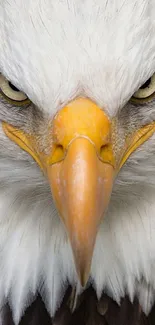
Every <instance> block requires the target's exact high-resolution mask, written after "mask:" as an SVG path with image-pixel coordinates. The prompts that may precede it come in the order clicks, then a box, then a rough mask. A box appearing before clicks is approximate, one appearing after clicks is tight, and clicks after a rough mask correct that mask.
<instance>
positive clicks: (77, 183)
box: [47, 138, 114, 286]
mask: <svg viewBox="0 0 155 325" xmlns="http://www.w3.org/2000/svg"><path fill="white" fill-rule="evenodd" d="M47 175H48V178H49V182H50V185H51V190H52V193H53V197H54V199H55V202H56V205H57V208H58V211H59V213H60V216H61V218H62V220H63V222H64V224H65V227H66V229H67V232H68V235H69V238H70V242H71V246H72V251H73V256H74V260H75V265H76V270H77V273H78V276H79V279H80V282H81V285H82V286H84V285H85V284H86V282H87V280H88V277H89V273H90V267H91V260H92V255H93V249H94V245H95V239H96V234H97V230H98V226H99V224H100V221H101V219H102V217H103V215H104V213H105V210H106V208H107V205H108V202H109V199H110V195H111V190H112V183H113V175H114V172H113V167H112V166H111V165H110V164H107V163H103V162H102V161H100V160H99V158H98V156H97V154H96V150H95V147H94V145H93V144H92V143H91V142H90V141H89V140H88V139H86V138H76V139H75V140H73V142H72V143H71V144H70V146H69V148H68V151H67V155H66V157H65V159H64V160H63V161H61V162H59V163H56V164H53V165H52V166H49V167H48V169H47Z"/></svg>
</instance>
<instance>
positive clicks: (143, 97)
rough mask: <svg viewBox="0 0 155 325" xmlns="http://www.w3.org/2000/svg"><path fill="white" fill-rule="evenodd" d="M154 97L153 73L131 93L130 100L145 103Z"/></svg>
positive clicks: (154, 76)
mask: <svg viewBox="0 0 155 325" xmlns="http://www.w3.org/2000/svg"><path fill="white" fill-rule="evenodd" d="M153 98H155V73H154V74H153V76H152V77H151V78H149V79H148V80H147V81H146V82H145V83H144V84H143V85H142V86H141V87H140V88H139V89H138V90H137V91H136V92H135V93H134V95H133V97H132V98H131V100H132V101H136V102H137V103H145V102H148V101H150V100H152V99H153Z"/></svg>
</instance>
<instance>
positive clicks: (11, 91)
mask: <svg viewBox="0 0 155 325" xmlns="http://www.w3.org/2000/svg"><path fill="white" fill-rule="evenodd" d="M0 95H1V96H2V97H4V98H5V99H6V100H7V101H8V102H9V103H11V104H13V105H16V106H24V105H28V104H29V103H30V100H29V98H28V97H27V96H26V95H25V94H24V93H23V92H22V91H20V90H19V89H17V88H16V87H15V86H14V85H13V84H12V83H11V82H10V81H8V80H7V79H6V78H5V77H4V76H3V75H2V74H0Z"/></svg>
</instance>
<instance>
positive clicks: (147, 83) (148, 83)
mask: <svg viewBox="0 0 155 325" xmlns="http://www.w3.org/2000/svg"><path fill="white" fill-rule="evenodd" d="M150 83H151V78H149V79H148V80H147V81H146V82H145V84H143V85H142V86H141V87H140V89H145V88H147V87H148V86H149V85H150Z"/></svg>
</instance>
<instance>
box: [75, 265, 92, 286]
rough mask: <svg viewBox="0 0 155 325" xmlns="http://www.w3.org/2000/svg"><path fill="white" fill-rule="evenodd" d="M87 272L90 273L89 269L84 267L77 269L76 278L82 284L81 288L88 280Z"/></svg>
mask: <svg viewBox="0 0 155 325" xmlns="http://www.w3.org/2000/svg"><path fill="white" fill-rule="evenodd" d="M89 274H90V270H89V271H88V270H86V269H85V268H83V269H82V268H81V269H80V270H78V278H79V281H80V284H81V286H82V288H84V287H85V286H86V284H87V282H88V280H89Z"/></svg>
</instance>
